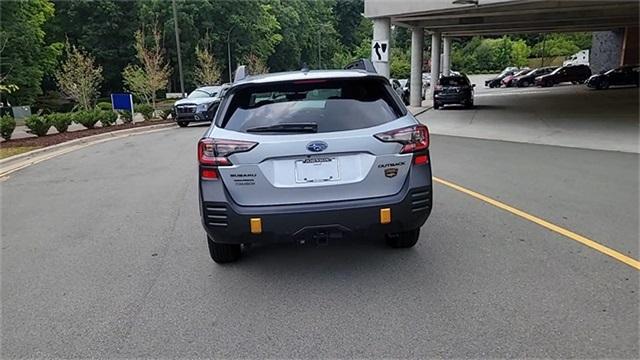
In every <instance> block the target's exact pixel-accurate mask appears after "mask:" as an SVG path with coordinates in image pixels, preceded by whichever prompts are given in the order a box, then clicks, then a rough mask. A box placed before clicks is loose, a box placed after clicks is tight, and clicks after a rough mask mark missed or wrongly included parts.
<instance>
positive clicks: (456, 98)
mask: <svg viewBox="0 0 640 360" xmlns="http://www.w3.org/2000/svg"><path fill="white" fill-rule="evenodd" d="M434 98H435V100H436V101H437V102H439V103H440V104H462V103H466V102H470V101H471V100H472V99H473V97H472V96H471V94H468V93H454V94H442V93H437V94H435V96H434Z"/></svg>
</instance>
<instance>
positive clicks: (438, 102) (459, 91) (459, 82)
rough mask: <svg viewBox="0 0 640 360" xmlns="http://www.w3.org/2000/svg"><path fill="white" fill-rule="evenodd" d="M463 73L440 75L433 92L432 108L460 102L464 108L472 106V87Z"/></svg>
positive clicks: (473, 85)
mask: <svg viewBox="0 0 640 360" xmlns="http://www.w3.org/2000/svg"><path fill="white" fill-rule="evenodd" d="M475 86H476V85H475V84H471V82H470V81H469V78H468V77H467V76H466V75H465V74H460V75H452V76H442V77H440V80H439V81H438V85H436V87H435V89H434V93H433V108H434V109H436V110H437V109H439V108H440V107H442V106H444V105H448V104H461V105H463V106H464V107H466V108H472V107H473V88H474V87H475Z"/></svg>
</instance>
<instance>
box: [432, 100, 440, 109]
mask: <svg viewBox="0 0 640 360" xmlns="http://www.w3.org/2000/svg"><path fill="white" fill-rule="evenodd" d="M441 107H442V106H441V105H440V103H438V102H436V101H434V102H433V108H434V109H435V110H438V109H440V108H441Z"/></svg>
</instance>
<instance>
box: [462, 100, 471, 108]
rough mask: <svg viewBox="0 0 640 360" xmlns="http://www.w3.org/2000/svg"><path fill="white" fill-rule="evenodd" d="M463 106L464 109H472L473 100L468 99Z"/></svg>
mask: <svg viewBox="0 0 640 360" xmlns="http://www.w3.org/2000/svg"><path fill="white" fill-rule="evenodd" d="M464 108H465V109H473V100H469V101H467V102H465V103H464Z"/></svg>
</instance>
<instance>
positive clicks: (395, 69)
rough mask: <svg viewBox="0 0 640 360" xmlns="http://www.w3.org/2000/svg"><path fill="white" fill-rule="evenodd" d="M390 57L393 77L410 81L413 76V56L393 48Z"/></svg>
mask: <svg viewBox="0 0 640 360" xmlns="http://www.w3.org/2000/svg"><path fill="white" fill-rule="evenodd" d="M389 55H390V56H389V59H390V60H391V61H390V64H389V67H390V69H391V77H392V78H396V79H408V78H409V76H410V75H411V54H410V53H409V52H408V51H402V50H400V49H394V48H391V54H389Z"/></svg>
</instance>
